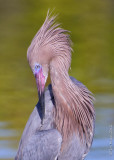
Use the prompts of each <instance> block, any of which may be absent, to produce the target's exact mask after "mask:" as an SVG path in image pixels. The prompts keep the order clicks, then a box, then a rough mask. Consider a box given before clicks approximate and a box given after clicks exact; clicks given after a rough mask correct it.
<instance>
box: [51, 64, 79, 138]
mask: <svg viewBox="0 0 114 160" xmlns="http://www.w3.org/2000/svg"><path fill="white" fill-rule="evenodd" d="M55 64H58V63H52V64H51V67H50V78H51V84H52V90H53V95H54V99H55V111H54V113H55V114H54V116H55V124H56V127H57V129H58V130H59V131H60V133H61V134H62V136H63V139H64V141H66V139H68V137H69V135H70V133H73V132H74V128H76V126H75V124H74V120H73V119H72V118H73V116H72V111H71V108H70V105H69V103H70V97H69V94H68V88H69V84H68V83H69V82H70V83H72V82H71V80H70V77H69V75H68V70H67V69H65V66H62V65H59V64H58V65H55Z"/></svg>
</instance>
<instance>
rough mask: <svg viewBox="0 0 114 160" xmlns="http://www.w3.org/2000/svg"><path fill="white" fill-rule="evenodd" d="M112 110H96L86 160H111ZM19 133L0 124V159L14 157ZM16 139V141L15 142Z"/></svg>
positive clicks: (113, 112)
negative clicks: (92, 137)
mask: <svg viewBox="0 0 114 160" xmlns="http://www.w3.org/2000/svg"><path fill="white" fill-rule="evenodd" d="M113 115H114V109H113V108H110V107H109V108H96V128H95V137H94V140H93V145H92V148H91V151H90V153H89V154H88V156H87V158H86V159H87V160H105V159H110V160H112V159H111V158H112V156H111V155H110V154H111V153H110V149H111V148H110V147H111V146H110V144H114V138H112V139H111V132H110V126H112V129H113V131H112V132H114V119H113ZM20 135H21V133H20V134H19V132H18V131H16V130H14V129H13V130H11V129H8V124H7V123H4V122H1V123H0V159H1V160H2V159H7V160H9V159H13V158H14V156H15V155H16V151H17V144H18V143H19V138H20ZM17 139H18V140H17Z"/></svg>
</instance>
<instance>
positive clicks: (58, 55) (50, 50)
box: [15, 11, 95, 160]
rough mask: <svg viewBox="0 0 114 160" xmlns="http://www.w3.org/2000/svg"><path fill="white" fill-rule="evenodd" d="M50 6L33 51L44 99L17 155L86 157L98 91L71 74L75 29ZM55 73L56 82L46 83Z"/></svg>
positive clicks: (20, 158)
mask: <svg viewBox="0 0 114 160" xmlns="http://www.w3.org/2000/svg"><path fill="white" fill-rule="evenodd" d="M56 17H57V16H56V15H52V13H50V12H49V11H48V13H47V16H46V19H45V21H44V23H43V25H42V26H41V28H40V29H39V31H38V32H37V33H36V35H35V36H34V38H33V40H32V42H31V44H30V46H29V47H28V50H27V60H28V62H29V65H30V68H31V70H32V72H33V75H34V77H35V80H36V85H37V91H38V99H39V100H38V103H37V104H36V106H35V108H34V110H33V112H32V113H31V115H30V117H29V120H28V122H27V124H26V126H25V129H24V131H23V134H22V137H21V140H20V142H19V147H18V151H17V154H16V156H15V160H83V159H84V158H85V157H86V155H87V154H88V152H89V150H90V148H91V145H92V142H93V137H94V130H95V109H94V96H93V94H92V92H90V91H89V90H88V89H87V87H86V86H85V85H84V84H82V83H81V82H80V81H78V80H76V79H75V78H74V77H71V76H69V73H68V72H69V69H70V66H71V54H72V41H71V39H70V35H69V31H68V30H65V29H63V28H62V27H61V26H60V24H59V23H57V22H56ZM49 75H50V81H51V83H50V84H49V85H48V86H47V87H46V81H47V78H48V76H49Z"/></svg>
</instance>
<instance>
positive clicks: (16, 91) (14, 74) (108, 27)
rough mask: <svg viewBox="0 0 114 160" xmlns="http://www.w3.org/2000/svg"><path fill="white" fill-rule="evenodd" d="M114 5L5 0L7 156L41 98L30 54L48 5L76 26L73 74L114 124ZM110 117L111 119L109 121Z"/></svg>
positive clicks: (0, 60) (0, 132)
mask: <svg viewBox="0 0 114 160" xmlns="http://www.w3.org/2000/svg"><path fill="white" fill-rule="evenodd" d="M113 6H114V1H113V0H0V141H1V142H2V143H1V145H0V149H1V152H0V158H1V159H12V157H14V155H15V153H16V150H17V146H18V143H19V139H20V136H21V134H22V130H23V129H24V126H25V124H26V121H27V119H28V117H29V115H30V113H31V112H32V110H33V108H34V106H35V104H36V103H37V101H38V98H37V89H36V83H35V79H34V76H33V74H32V72H31V70H30V67H29V65H28V62H27V58H26V53H27V48H28V46H29V45H30V42H31V40H32V38H33V37H34V35H35V34H36V32H37V31H38V29H39V28H40V27H41V25H42V24H43V22H44V20H45V17H46V14H47V10H48V9H50V10H51V11H52V10H53V9H54V11H53V13H55V14H58V13H59V15H58V17H57V21H58V22H60V23H61V26H62V27H63V28H64V29H67V30H69V31H71V33H70V35H71V39H72V41H73V50H74V52H73V53H72V65H71V70H70V73H69V74H70V75H71V76H74V77H75V78H76V79H78V80H79V81H81V82H82V83H84V84H85V85H86V86H87V87H88V88H89V89H90V90H91V91H92V92H93V93H94V95H95V98H96V103H95V108H96V112H98V113H99V108H100V111H101V113H102V114H103V113H104V110H105V111H106V112H105V113H104V114H103V116H104V119H103V117H102V114H101V115H100V116H99V120H100V121H101V122H104V120H105V121H106V122H109V123H107V124H106V125H105V126H106V127H107V126H109V125H113V122H114V118H113V114H112V113H114V46H113V43H114V41H113V37H114V29H113V28H114V21H113V18H114V16H113V15H114V8H113ZM48 83H49V82H48ZM107 109H108V110H107ZM108 113H109V115H108V117H105V115H106V116H107V114H108ZM109 117H110V118H111V120H110V121H108V120H106V119H108V118H109ZM97 118H98V117H97ZM96 123H97V122H96ZM98 123H99V121H98ZM105 126H104V127H105ZM97 129H98V128H97ZM98 132H99V130H98ZM5 134H6V136H5ZM9 134H10V135H9ZM108 136H109V135H108ZM4 141H5V143H4ZM11 148H12V150H11V152H12V154H11V152H10V149H11ZM107 150H108V149H107ZM9 152H10V154H9ZM4 153H6V154H7V155H8V157H5V155H4ZM103 160H104V159H103Z"/></svg>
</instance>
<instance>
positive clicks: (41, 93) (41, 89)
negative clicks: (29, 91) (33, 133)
mask: <svg viewBox="0 0 114 160" xmlns="http://www.w3.org/2000/svg"><path fill="white" fill-rule="evenodd" d="M35 78H36V84H37V89H38V97H39V103H40V107H41V108H40V109H41V124H43V120H44V118H45V77H44V75H43V73H42V69H40V70H39V72H38V73H36V74H35Z"/></svg>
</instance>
